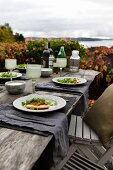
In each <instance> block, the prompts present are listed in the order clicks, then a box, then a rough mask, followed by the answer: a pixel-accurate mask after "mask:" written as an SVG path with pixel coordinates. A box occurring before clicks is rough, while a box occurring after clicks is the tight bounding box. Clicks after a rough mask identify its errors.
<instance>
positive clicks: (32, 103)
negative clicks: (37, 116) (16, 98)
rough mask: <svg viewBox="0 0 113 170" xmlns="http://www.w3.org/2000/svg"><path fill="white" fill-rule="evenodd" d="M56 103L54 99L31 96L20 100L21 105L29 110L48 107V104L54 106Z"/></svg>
mask: <svg viewBox="0 0 113 170" xmlns="http://www.w3.org/2000/svg"><path fill="white" fill-rule="evenodd" d="M56 104H57V103H56V102H55V101H49V100H46V99H43V98H32V99H30V100H26V101H25V102H22V106H25V107H26V108H27V109H31V110H39V109H40V110H41V109H48V108H49V106H55V105H56Z"/></svg>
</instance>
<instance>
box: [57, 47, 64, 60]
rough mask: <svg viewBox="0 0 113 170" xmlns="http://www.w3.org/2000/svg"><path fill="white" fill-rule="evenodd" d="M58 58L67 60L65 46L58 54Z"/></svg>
mask: <svg viewBox="0 0 113 170" xmlns="http://www.w3.org/2000/svg"><path fill="white" fill-rule="evenodd" d="M57 57H58V58H66V53H65V50H64V46H61V47H60V51H59V53H58V56H57Z"/></svg>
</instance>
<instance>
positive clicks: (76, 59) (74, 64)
mask: <svg viewBox="0 0 113 170" xmlns="http://www.w3.org/2000/svg"><path fill="white" fill-rule="evenodd" d="M79 64H80V56H79V51H78V50H73V51H72V56H71V57H70V71H71V72H78V71H79Z"/></svg>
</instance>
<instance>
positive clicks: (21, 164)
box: [0, 77, 81, 170]
mask: <svg viewBox="0 0 113 170" xmlns="http://www.w3.org/2000/svg"><path fill="white" fill-rule="evenodd" d="M50 79H51V77H50V78H40V79H39V80H38V82H39V83H41V82H45V81H49V80H50ZM38 92H39V93H42V91H41V92H40V91H38ZM28 93H31V80H27V81H26V89H25V92H24V93H23V94H21V95H11V94H9V93H8V92H7V91H6V90H5V91H3V92H1V93H0V104H2V103H10V102H13V101H14V100H15V99H16V98H18V97H20V96H23V95H26V94H28ZM43 93H44V92H43ZM51 94H54V93H53V92H51ZM63 94H64V93H63ZM63 94H62V95H63ZM57 95H58V93H57ZM59 95H60V94H59ZM64 95H66V94H64ZM70 95H71V94H70ZM68 96H69V94H68ZM80 97H81V96H78V98H77V102H78V101H79V99H80ZM70 111H71V110H68V113H67V114H69V112H70ZM52 137H53V136H52V135H49V136H48V137H44V136H40V135H35V134H31V133H27V132H22V131H17V130H13V129H7V128H2V127H0V170H31V169H32V167H33V166H34V164H35V163H36V161H37V160H38V159H39V158H40V156H41V154H42V153H43V151H44V149H45V148H46V146H47V145H48V143H49V142H50V141H51V140H52Z"/></svg>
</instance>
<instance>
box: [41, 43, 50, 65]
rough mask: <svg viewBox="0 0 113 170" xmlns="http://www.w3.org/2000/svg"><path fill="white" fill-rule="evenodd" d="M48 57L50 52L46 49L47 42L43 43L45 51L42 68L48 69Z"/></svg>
mask: <svg viewBox="0 0 113 170" xmlns="http://www.w3.org/2000/svg"><path fill="white" fill-rule="evenodd" d="M49 55H50V50H49V48H48V42H45V49H44V51H43V68H48V67H49Z"/></svg>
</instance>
